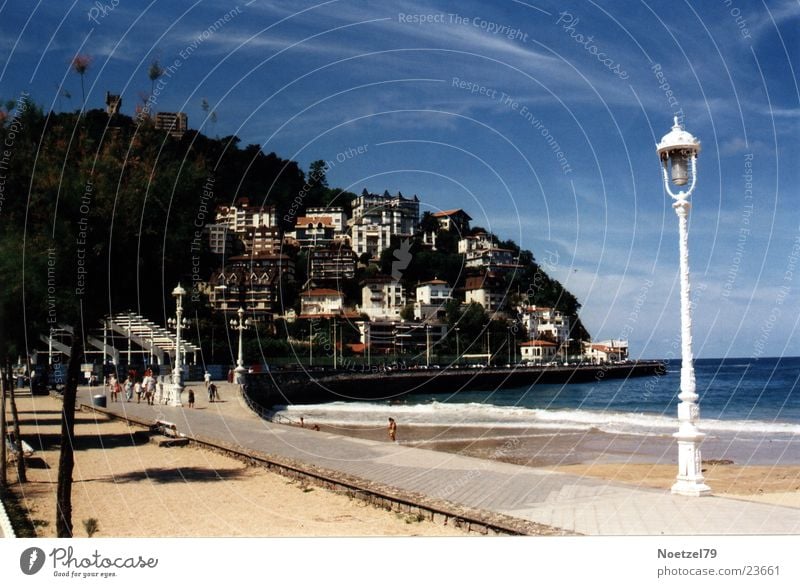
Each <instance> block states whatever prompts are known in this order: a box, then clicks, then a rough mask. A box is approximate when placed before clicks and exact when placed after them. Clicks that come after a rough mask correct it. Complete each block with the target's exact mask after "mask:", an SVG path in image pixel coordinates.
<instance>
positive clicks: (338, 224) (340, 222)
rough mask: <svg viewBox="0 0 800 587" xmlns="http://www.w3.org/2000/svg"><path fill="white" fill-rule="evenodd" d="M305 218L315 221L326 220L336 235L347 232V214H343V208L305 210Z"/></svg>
mask: <svg viewBox="0 0 800 587" xmlns="http://www.w3.org/2000/svg"><path fill="white" fill-rule="evenodd" d="M305 216H306V218H312V219H315V220H321V221H326V220H327V221H328V223H329V224H330V225H331V226H333V229H334V233H335V234H337V235H340V234H344V233H345V231H346V230H347V214H345V212H344V208H340V207H334V208H324V207H323V208H307V209H306V214H305Z"/></svg>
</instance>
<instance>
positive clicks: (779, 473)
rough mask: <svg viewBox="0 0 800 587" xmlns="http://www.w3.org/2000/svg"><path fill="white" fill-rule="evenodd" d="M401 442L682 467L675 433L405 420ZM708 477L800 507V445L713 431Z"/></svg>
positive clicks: (566, 465)
mask: <svg viewBox="0 0 800 587" xmlns="http://www.w3.org/2000/svg"><path fill="white" fill-rule="evenodd" d="M322 429H323V430H327V431H329V432H335V433H337V434H344V435H349V436H355V437H359V438H368V439H372V440H385V438H386V430H385V429H384V428H383V427H375V428H369V427H327V428H326V427H324V426H323V427H322ZM398 440H399V442H400V443H401V444H404V445H407V446H414V447H417V448H425V449H430V450H438V451H445V452H453V453H459V454H464V455H469V456H473V457H478V458H486V459H494V460H499V461H504V462H508V463H514V464H518V465H525V466H531V467H541V468H546V469H551V470H554V471H560V472H563V473H571V474H574V475H587V476H592V477H598V478H602V479H605V480H609V481H618V482H622V483H628V484H632V485H638V486H642V487H652V488H657V489H669V487H671V485H672V484H673V483H674V481H675V475H676V473H677V449H676V445H675V441H674V440H673V439H672V438H671V437H670V436H666V435H665V436H659V437H654V436H649V437H644V436H634V435H624V434H617V435H614V434H606V433H602V432H598V431H595V430H592V431H586V432H577V431H563V432H554V431H553V430H548V429H532V428H497V429H487V428H470V427H465V426H464V427H457V426H456V427H454V426H449V427H437V426H408V425H403V424H402V423H400V425H399V429H398ZM703 455H704V463H705V465H704V467H703V470H704V476H705V477H706V481H707V483H708V484H709V485H710V486H711V487H712V490H713V492H714V494H715V495H720V496H727V497H735V498H738V499H748V500H753V501H763V502H768V503H775V504H779V505H787V506H793V507H800V463H798V459H800V452H798V450H797V448H796V447H793V446H790V447H787V445H785V444H775V445H773V444H772V443H770V442H769V440H768V439H767V440H763V439H762V440H760V441H759V440H755V441H753V440H751V441H744V440H742V439H738V440H737V439H734V438H709V439H707V440H706V441H705V442H704V445H703Z"/></svg>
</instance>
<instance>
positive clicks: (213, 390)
mask: <svg viewBox="0 0 800 587" xmlns="http://www.w3.org/2000/svg"><path fill="white" fill-rule="evenodd" d="M216 399H217V386H216V385H214V384H213V383H210V384H209V385H208V401H209V402H210V403H212V404H213V403H214V402H215V401H216Z"/></svg>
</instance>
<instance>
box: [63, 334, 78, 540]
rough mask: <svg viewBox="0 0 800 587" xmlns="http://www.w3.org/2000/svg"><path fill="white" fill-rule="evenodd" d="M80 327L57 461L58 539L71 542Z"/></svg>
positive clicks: (72, 354) (70, 368)
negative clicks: (68, 539)
mask: <svg viewBox="0 0 800 587" xmlns="http://www.w3.org/2000/svg"><path fill="white" fill-rule="evenodd" d="M82 331H83V330H82V328H81V324H80V323H78V324H75V326H74V329H73V335H72V347H71V349H70V355H69V366H68V367H67V385H66V387H65V388H64V401H63V407H62V413H61V453H60V455H59V458H58V487H57V489H56V536H58V537H59V538H72V471H73V469H74V468H75V448H74V444H73V441H74V434H75V402H76V396H77V394H78V378H79V377H80V373H81V357H82V355H83V340H82V339H81V337H80V335H79V333H81V332H82Z"/></svg>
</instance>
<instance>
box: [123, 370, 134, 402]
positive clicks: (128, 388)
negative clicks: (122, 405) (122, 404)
mask: <svg viewBox="0 0 800 587" xmlns="http://www.w3.org/2000/svg"><path fill="white" fill-rule="evenodd" d="M132 399H133V381H132V380H131V376H130V375H128V378H127V379H125V401H131V400H132Z"/></svg>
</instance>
